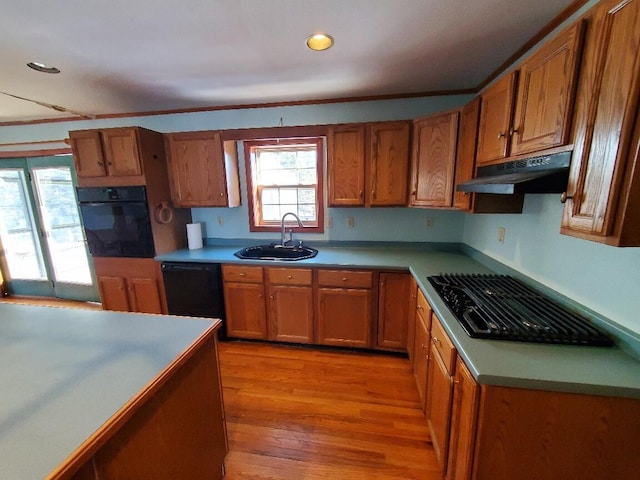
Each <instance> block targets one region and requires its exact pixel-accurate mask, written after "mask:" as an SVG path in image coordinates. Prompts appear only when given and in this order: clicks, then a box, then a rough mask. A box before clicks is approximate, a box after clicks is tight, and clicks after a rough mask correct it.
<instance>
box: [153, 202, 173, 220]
mask: <svg viewBox="0 0 640 480" xmlns="http://www.w3.org/2000/svg"><path fill="white" fill-rule="evenodd" d="M154 216H155V218H156V220H157V221H158V223H171V222H172V221H173V210H172V209H171V207H170V206H169V202H168V201H166V202H160V204H159V205H158V206H157V207H156V208H155V211H154Z"/></svg>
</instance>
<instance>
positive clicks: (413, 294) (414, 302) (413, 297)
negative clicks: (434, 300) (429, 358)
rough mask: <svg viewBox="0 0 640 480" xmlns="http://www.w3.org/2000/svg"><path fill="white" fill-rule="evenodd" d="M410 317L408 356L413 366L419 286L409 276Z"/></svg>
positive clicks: (408, 318)
mask: <svg viewBox="0 0 640 480" xmlns="http://www.w3.org/2000/svg"><path fill="white" fill-rule="evenodd" d="M409 294H410V295H409V306H408V308H409V315H408V317H407V355H408V356H409V361H410V362H411V365H413V357H414V352H415V340H416V308H417V306H418V284H417V282H416V279H415V278H413V275H409Z"/></svg>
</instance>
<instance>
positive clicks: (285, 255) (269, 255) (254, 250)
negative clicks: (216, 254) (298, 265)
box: [234, 244, 318, 261]
mask: <svg viewBox="0 0 640 480" xmlns="http://www.w3.org/2000/svg"><path fill="white" fill-rule="evenodd" d="M317 254H318V251H317V250H316V249H315V248H311V247H305V246H302V245H296V246H293V247H289V246H282V245H277V244H271V245H256V246H254V247H246V248H243V249H242V250H238V251H237V252H235V253H234V255H235V256H236V257H238V258H242V259H245V260H285V261H296V260H305V259H307V258H313V257H315V256H316V255H317Z"/></svg>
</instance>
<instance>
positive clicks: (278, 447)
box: [220, 342, 441, 480]
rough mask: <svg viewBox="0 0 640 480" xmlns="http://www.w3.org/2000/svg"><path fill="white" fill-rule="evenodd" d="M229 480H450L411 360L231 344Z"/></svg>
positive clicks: (225, 372) (224, 355) (225, 362)
mask: <svg viewBox="0 0 640 480" xmlns="http://www.w3.org/2000/svg"><path fill="white" fill-rule="evenodd" d="M220 369H221V376H222V384H223V395H224V402H225V416H226V421H227V431H228V436H229V448H230V452H229V454H228V455H227V460H226V476H225V479H226V480H244V479H255V480H262V479H270V480H276V479H278V480H289V479H292V480H293V479H295V480H301V479H302V480H304V479H310V480H315V479H339V480H342V479H344V480H365V479H366V480H371V479H374V480H377V479H380V480H400V479H403V480H407V479H421V480H436V479H437V480H440V479H441V473H440V471H439V469H438V466H437V461H436V457H435V453H434V451H433V448H432V446H431V443H430V438H429V434H428V431H427V426H426V422H425V420H424V415H423V413H422V411H421V406H420V402H419V397H418V392H417V389H416V387H415V383H414V380H413V375H412V373H411V366H410V364H409V360H407V359H406V358H402V357H398V356H389V355H378V354H370V353H358V352H350V351H348V352H341V351H333V350H314V349H309V348H299V347H294V346H282V345H270V344H261V343H248V342H222V343H221V345H220Z"/></svg>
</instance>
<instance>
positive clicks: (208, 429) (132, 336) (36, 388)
mask: <svg viewBox="0 0 640 480" xmlns="http://www.w3.org/2000/svg"><path fill="white" fill-rule="evenodd" d="M219 326H220V321H219V320H211V319H200V318H186V317H169V316H163V315H145V314H129V313H117V312H106V311H93V310H81V309H70V308H56V307H35V306H25V305H15V304H3V303H2V302H0V365H1V367H0V384H1V385H2V392H1V393H0V399H1V400H0V478H7V479H9V478H10V479H12V480H20V479H25V480H26V479H29V480H32V479H35V478H47V479H67V478H74V479H82V480H89V479H96V478H101V479H108V478H153V479H175V478H218V479H219V478H222V465H223V461H224V457H225V455H226V452H227V444H226V431H225V425H224V413H223V405H222V394H221V387H220V377H219V368H218V358H217V335H216V332H217V330H218V328H219Z"/></svg>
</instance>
